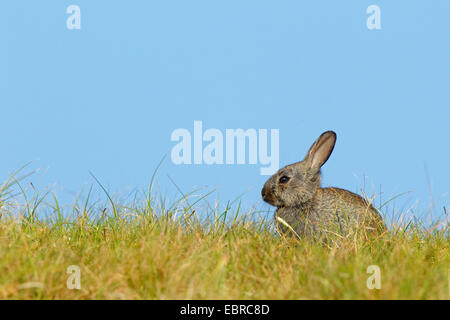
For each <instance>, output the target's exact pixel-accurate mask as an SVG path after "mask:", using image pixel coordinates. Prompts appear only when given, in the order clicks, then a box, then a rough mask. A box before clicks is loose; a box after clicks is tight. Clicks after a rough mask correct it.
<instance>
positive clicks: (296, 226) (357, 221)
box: [261, 131, 385, 241]
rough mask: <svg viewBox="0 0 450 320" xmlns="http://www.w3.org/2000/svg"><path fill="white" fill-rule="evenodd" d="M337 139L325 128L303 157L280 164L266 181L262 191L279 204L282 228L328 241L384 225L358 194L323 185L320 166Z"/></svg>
mask: <svg viewBox="0 0 450 320" xmlns="http://www.w3.org/2000/svg"><path fill="white" fill-rule="evenodd" d="M335 142H336V134H335V133H334V132H333V131H327V132H324V133H323V134H322V135H321V136H320V137H319V138H318V139H317V140H316V141H315V142H314V144H313V145H312V146H311V148H310V149H309V150H308V152H307V154H306V156H305V158H304V159H303V161H300V162H296V163H293V164H290V165H288V166H286V167H284V168H281V169H280V170H278V172H277V173H275V174H274V175H273V176H272V177H270V178H269V179H268V180H267V182H266V183H265V184H264V187H263V189H262V191H261V194H262V197H263V199H264V201H266V202H267V203H269V204H271V205H273V206H275V207H277V208H278V209H277V210H276V212H275V218H276V224H277V228H278V230H280V232H282V233H291V232H290V231H292V230H291V228H292V229H293V230H294V231H295V234H296V235H297V236H299V237H301V238H309V239H314V240H324V241H329V240H330V239H331V238H332V237H331V236H333V237H338V238H341V237H348V236H350V235H352V234H354V233H355V232H357V231H368V232H369V233H379V232H382V231H383V230H384V229H385V225H384V223H383V219H382V218H381V216H380V214H379V213H378V211H377V210H376V209H375V208H374V207H373V206H372V205H371V204H370V203H368V202H367V201H366V200H364V199H363V198H362V197H360V196H359V195H357V194H355V193H352V192H350V191H348V190H344V189H340V188H333V187H331V188H321V187H320V180H321V174H320V167H321V166H322V165H323V164H324V163H325V162H326V161H327V160H328V157H329V156H330V154H331V152H332V151H333V148H334V145H335ZM282 177H284V178H283V179H284V180H283V179H282V180H281V181H280V179H281V178H282ZM286 178H287V179H288V181H285V180H286ZM278 218H281V219H282V220H281V221H280V219H278ZM283 221H284V222H285V223H287V224H288V225H289V226H290V227H287V226H286V225H285V224H284V222H283Z"/></svg>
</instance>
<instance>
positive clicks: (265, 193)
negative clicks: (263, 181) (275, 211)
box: [261, 185, 275, 205]
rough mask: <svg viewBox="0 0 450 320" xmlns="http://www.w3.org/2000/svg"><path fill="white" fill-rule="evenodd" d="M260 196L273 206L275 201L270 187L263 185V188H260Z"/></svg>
mask: <svg viewBox="0 0 450 320" xmlns="http://www.w3.org/2000/svg"><path fill="white" fill-rule="evenodd" d="M261 196H262V198H263V200H264V201H265V202H267V203H269V204H271V205H274V202H275V199H274V197H273V193H272V190H270V187H268V186H267V185H264V187H263V188H262V190H261Z"/></svg>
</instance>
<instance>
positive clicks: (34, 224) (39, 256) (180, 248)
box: [0, 187, 450, 299]
mask: <svg viewBox="0 0 450 320" xmlns="http://www.w3.org/2000/svg"><path fill="white" fill-rule="evenodd" d="M6 189H7V188H6V187H4V188H3V190H2V192H3V193H2V194H1V196H0V199H1V201H0V255H1V257H0V298H1V299H449V298H450V290H449V281H450V280H449V276H450V274H449V272H450V271H449V268H450V256H449V249H450V248H449V247H450V240H449V231H448V227H446V226H445V225H442V224H441V225H437V226H436V227H435V228H429V229H428V230H426V229H425V228H423V227H421V226H420V225H419V224H418V223H409V224H408V225H407V226H390V231H388V232H387V233H386V234H384V235H383V236H381V237H379V238H375V239H368V240H358V239H344V240H342V241H341V242H340V243H339V244H336V245H332V246H325V245H319V244H314V243H309V242H307V241H301V240H296V239H294V238H286V237H283V236H280V235H279V234H277V232H276V231H275V230H274V228H273V221H272V220H264V219H262V218H259V217H258V216H256V215H248V214H247V215H246V214H242V213H239V212H238V208H234V209H229V210H226V211H224V212H216V211H215V210H212V211H210V213H209V214H207V215H200V214H198V213H197V211H196V210H197V209H194V208H195V205H194V204H193V203H189V201H188V200H187V199H186V198H181V199H180V201H176V202H175V203H174V204H173V206H171V207H166V206H164V203H163V202H162V201H156V200H155V197H148V195H147V198H144V199H143V200H142V201H141V202H138V201H134V203H133V204H131V205H127V206H125V205H123V206H121V205H120V204H118V203H115V202H113V200H112V199H110V202H109V203H108V206H107V207H108V209H104V210H100V209H99V207H98V206H97V208H96V205H90V204H89V199H87V200H86V202H83V203H80V204H76V205H75V206H74V207H73V208H72V209H71V210H70V212H66V213H63V212H62V209H61V208H60V206H59V204H58V201H57V200H56V198H54V199H52V197H51V196H49V195H47V196H45V195H39V194H36V195H35V196H34V197H31V198H30V197H28V198H27V200H26V201H25V202H24V203H22V204H19V203H17V201H15V200H14V201H13V199H15V198H14V197H9V196H8V194H9V192H6V191H5V190H6ZM108 197H109V196H108ZM88 198H89V197H88ZM49 199H50V200H51V201H50V200H49ZM47 201H48V202H47ZM206 211H208V210H206ZM38 217H39V218H38ZM444 218H445V217H444ZM71 265H75V266H78V267H79V270H80V272H81V274H80V275H81V277H80V279H81V281H80V284H81V289H79V290H77V289H73V290H71V289H68V287H67V282H68V279H69V277H70V276H71V274H68V273H67V269H68V267H69V266H71ZM371 265H377V266H378V267H379V268H380V272H381V288H380V289H373V290H370V289H368V287H367V284H366V283H367V279H368V278H369V277H370V276H371V274H369V273H367V268H368V267H369V266H371Z"/></svg>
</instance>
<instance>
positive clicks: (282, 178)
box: [279, 176, 290, 183]
mask: <svg viewBox="0 0 450 320" xmlns="http://www.w3.org/2000/svg"><path fill="white" fill-rule="evenodd" d="M289 179H290V178H289V177H286V176H282V177H281V178H280V180H279V181H280V183H286V182H288V181H289Z"/></svg>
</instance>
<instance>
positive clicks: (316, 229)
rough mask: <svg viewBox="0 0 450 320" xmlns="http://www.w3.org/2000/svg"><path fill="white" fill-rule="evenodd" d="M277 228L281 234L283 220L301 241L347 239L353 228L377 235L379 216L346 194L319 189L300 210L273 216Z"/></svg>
mask: <svg viewBox="0 0 450 320" xmlns="http://www.w3.org/2000/svg"><path fill="white" fill-rule="evenodd" d="M275 217H276V220H277V221H276V223H277V228H278V230H280V231H281V232H283V233H286V232H288V231H289V230H288V227H286V226H285V225H284V224H283V223H282V222H280V221H279V220H278V219H277V218H281V219H283V221H285V222H286V223H287V224H289V226H291V227H292V228H293V230H294V231H295V233H296V234H297V235H298V236H299V237H302V238H305V237H306V238H313V239H316V240H319V239H326V238H328V237H329V236H330V235H338V236H348V235H349V234H350V233H351V232H352V231H355V230H354V229H355V228H358V229H363V228H364V229H365V230H366V231H369V232H376V231H377V229H378V226H379V223H380V221H382V219H381V216H380V215H379V214H378V212H377V211H376V209H375V208H374V207H373V206H372V205H370V204H369V203H368V202H367V201H366V200H364V199H363V198H361V197H360V196H358V195H357V194H354V193H352V192H350V191H348V190H344V189H339V188H319V189H317V191H316V193H315V195H314V197H313V199H312V200H311V201H310V202H308V203H307V204H306V205H305V206H304V207H303V208H301V207H281V208H278V209H277V211H276V212H275Z"/></svg>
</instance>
